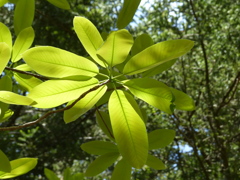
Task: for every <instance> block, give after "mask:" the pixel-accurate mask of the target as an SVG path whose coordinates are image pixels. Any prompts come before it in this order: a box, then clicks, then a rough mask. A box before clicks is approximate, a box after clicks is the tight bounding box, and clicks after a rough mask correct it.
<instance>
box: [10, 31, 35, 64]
mask: <svg viewBox="0 0 240 180" xmlns="http://www.w3.org/2000/svg"><path fill="white" fill-rule="evenodd" d="M33 40H34V30H33V28H32V27H28V28H25V29H23V30H22V31H21V32H20V33H19V34H18V36H17V39H16V41H15V43H14V45H13V49H12V59H11V60H12V62H17V61H19V60H20V59H21V58H22V53H23V52H24V51H26V50H27V49H28V48H29V47H30V46H31V45H32V43H33Z"/></svg>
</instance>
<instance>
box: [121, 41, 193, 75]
mask: <svg viewBox="0 0 240 180" xmlns="http://www.w3.org/2000/svg"><path fill="white" fill-rule="evenodd" d="M193 45H194V42H193V41H190V40H186V39H177V40H170V41H164V42H160V43H158V44H155V45H152V46H150V47H148V48H146V49H144V50H143V51H141V52H140V53H138V54H136V55H135V56H133V57H132V58H131V59H130V60H129V61H128V62H127V63H126V65H125V67H124V69H123V73H124V74H127V75H133V74H137V73H141V72H144V71H147V70H149V69H152V68H155V67H157V66H159V65H160V64H163V63H165V62H167V61H170V60H172V59H175V58H178V57H180V56H182V55H184V54H186V53H187V52H188V51H189V50H190V49H191V48H192V47H193Z"/></svg>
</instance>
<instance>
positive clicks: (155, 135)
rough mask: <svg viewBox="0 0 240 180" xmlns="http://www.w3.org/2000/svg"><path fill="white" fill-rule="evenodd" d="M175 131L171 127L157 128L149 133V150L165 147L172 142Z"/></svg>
mask: <svg viewBox="0 0 240 180" xmlns="http://www.w3.org/2000/svg"><path fill="white" fill-rule="evenodd" d="M174 137H175V131H174V130H170V129H157V130H154V131H152V132H150V133H149V134H148V142H149V150H152V149H159V148H164V147H166V146H168V145H169V144H171V143H172V142H173V140H174Z"/></svg>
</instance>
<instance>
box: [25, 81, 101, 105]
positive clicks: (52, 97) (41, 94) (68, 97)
mask: <svg viewBox="0 0 240 180" xmlns="http://www.w3.org/2000/svg"><path fill="white" fill-rule="evenodd" d="M97 84H98V80H97V79H95V78H92V79H90V80H87V81H72V80H48V81H45V82H43V83H41V84H40V85H38V86H36V87H34V88H33V89H32V90H31V91H30V93H29V94H28V97H30V98H32V99H34V100H35V101H36V102H37V104H36V105H34V107H38V108H52V107H56V106H59V105H61V104H63V103H66V102H68V101H72V100H74V99H77V98H78V97H79V96H80V95H81V94H83V93H84V92H85V91H87V90H89V89H90V88H92V87H94V86H96V85H97Z"/></svg>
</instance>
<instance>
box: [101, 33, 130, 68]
mask: <svg viewBox="0 0 240 180" xmlns="http://www.w3.org/2000/svg"><path fill="white" fill-rule="evenodd" d="M132 45H133V38H132V35H131V34H130V33H129V32H128V31H127V30H126V29H122V30H119V31H115V32H112V33H111V34H110V35H109V36H108V38H107V40H106V41H105V43H104V44H103V45H102V46H101V48H99V49H98V51H97V55H98V56H100V57H101V58H102V59H104V60H105V61H106V62H107V63H108V65H109V66H110V67H113V66H115V65H117V64H120V63H122V62H124V61H125V60H126V58H127V56H128V54H129V51H130V49H131V47H132Z"/></svg>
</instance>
